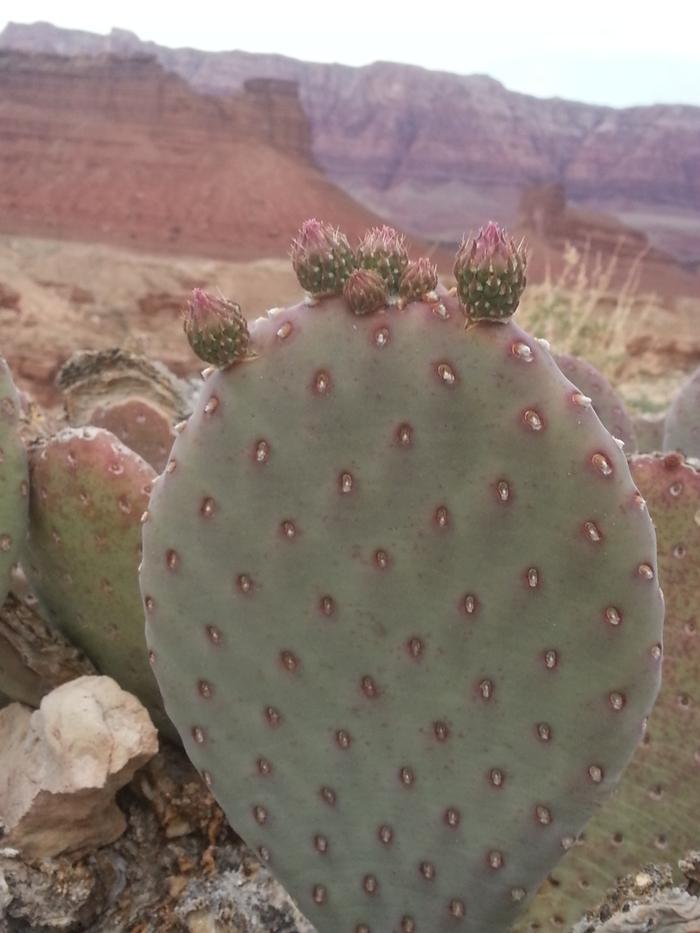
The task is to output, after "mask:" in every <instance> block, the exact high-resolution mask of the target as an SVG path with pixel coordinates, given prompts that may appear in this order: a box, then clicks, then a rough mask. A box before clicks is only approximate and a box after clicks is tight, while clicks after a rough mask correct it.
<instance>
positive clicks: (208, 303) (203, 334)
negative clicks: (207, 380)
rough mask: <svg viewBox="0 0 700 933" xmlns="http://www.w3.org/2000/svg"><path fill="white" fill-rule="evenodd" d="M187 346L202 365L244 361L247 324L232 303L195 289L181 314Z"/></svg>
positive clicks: (223, 364)
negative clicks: (202, 361) (201, 361)
mask: <svg viewBox="0 0 700 933" xmlns="http://www.w3.org/2000/svg"><path fill="white" fill-rule="evenodd" d="M183 328H184V331H185V334H186V336H187V339H188V341H189V344H190V346H191V347H192V349H193V350H194V352H195V353H196V354H197V356H198V357H199V358H200V360H204V362H205V363H211V364H212V365H214V366H226V365H227V364H228V363H234V362H237V361H238V360H242V359H244V358H245V356H246V353H247V351H248V342H249V334H248V325H247V323H246V319H245V318H244V317H243V314H242V313H241V308H240V306H239V305H237V304H236V303H235V302H234V301H228V300H227V299H226V298H223V297H218V296H215V295H210V294H208V293H207V292H205V291H204V289H202V288H195V289H194V290H193V292H192V295H191V297H190V299H189V301H188V302H187V307H186V308H185V311H184V314H183Z"/></svg>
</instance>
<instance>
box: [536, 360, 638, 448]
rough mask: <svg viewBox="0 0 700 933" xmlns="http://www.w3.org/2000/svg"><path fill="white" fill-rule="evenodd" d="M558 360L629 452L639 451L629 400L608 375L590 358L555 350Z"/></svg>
mask: <svg viewBox="0 0 700 933" xmlns="http://www.w3.org/2000/svg"><path fill="white" fill-rule="evenodd" d="M554 361H555V363H556V364H557V366H558V367H559V369H560V370H561V371H562V372H563V373H564V375H565V376H566V378H567V379H569V380H570V381H571V382H573V384H574V385H575V386H576V387H577V388H578V389H580V390H581V392H583V394H584V395H586V396H588V397H589V398H590V399H591V402H592V403H593V411H594V412H595V413H596V415H598V417H599V418H600V420H601V421H602V422H603V424H604V425H605V427H606V428H607V429H608V431H610V433H611V434H612V436H613V437H619V438H620V440H621V441H624V444H625V453H628V454H632V453H635V452H636V450H637V436H636V434H635V430H634V424H633V423H632V419H631V418H630V416H629V415H628V414H627V410H626V409H625V403H624V402H623V400H622V396H620V395H619V394H618V393H617V392H616V391H615V389H613V387H612V386H611V385H610V383H609V382H608V380H607V379H606V378H605V376H604V375H603V374H602V373H601V372H599V371H598V370H597V369H596V368H595V366H593V364H592V363H589V362H588V360H583V359H580V358H579V357H577V356H570V355H569V354H566V353H555V354H554Z"/></svg>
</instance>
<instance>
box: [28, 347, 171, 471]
mask: <svg viewBox="0 0 700 933" xmlns="http://www.w3.org/2000/svg"><path fill="white" fill-rule="evenodd" d="M57 383H58V385H59V386H60V388H61V389H62V391H63V404H64V408H65V412H66V417H67V419H68V423H69V424H70V425H71V427H76V428H77V427H86V426H90V425H92V426H93V427H99V428H104V429H105V430H107V431H111V432H112V434H114V435H115V436H116V437H118V438H119V440H120V441H121V442H122V443H123V444H126V446H127V447H130V448H131V449H132V450H134V451H135V452H136V453H137V454H139V456H141V457H143V459H144V460H146V462H147V463H150V464H151V466H152V467H153V468H154V469H155V470H157V471H158V472H160V471H161V470H162V469H163V467H164V466H165V463H166V461H167V457H168V453H169V452H170V448H171V447H172V444H173V440H174V439H175V435H174V433H173V425H175V424H177V423H178V422H179V421H181V420H182V419H183V418H184V417H186V415H187V414H188V412H189V410H190V403H189V399H188V397H187V387H186V385H185V383H184V382H182V381H181V380H180V379H178V378H177V377H176V376H174V375H173V373H171V372H170V371H169V370H168V369H167V368H166V367H165V366H163V365H162V364H159V363H153V362H152V361H151V360H149V359H147V358H146V357H143V356H140V355H138V354H135V353H128V352H127V351H125V350H121V349H112V350H98V351H95V350H83V351H80V352H78V353H75V354H73V356H72V357H71V358H70V359H69V360H68V361H67V362H66V363H65V364H64V365H63V366H62V367H61V370H60V372H59V374H58V378H57ZM44 433H45V432H44Z"/></svg>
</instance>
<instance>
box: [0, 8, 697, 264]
mask: <svg viewBox="0 0 700 933" xmlns="http://www.w3.org/2000/svg"><path fill="white" fill-rule="evenodd" d="M3 44H4V45H6V46H12V47H22V48H30V49H35V50H42V51H58V52H63V53H66V54H90V55H95V54H99V53H104V52H105V51H113V52H114V51H118V52H119V53H120V54H125V53H128V54H133V53H135V52H138V51H144V50H148V51H150V52H152V53H153V54H154V55H156V56H157V57H158V59H159V61H161V62H162V63H163V64H164V65H165V66H166V67H167V68H169V69H171V70H173V71H175V72H177V73H178V74H180V75H182V76H183V77H185V78H186V79H187V80H188V81H190V82H191V83H192V84H193V85H196V86H197V87H199V88H201V89H203V90H207V91H214V92H230V90H231V89H232V88H240V87H242V86H243V83H244V82H245V81H246V80H247V79H250V78H255V77H260V76H262V75H264V76H267V77H271V78H277V79H292V80H295V81H298V82H299V86H300V94H301V101H302V103H303V106H304V109H305V111H306V113H307V114H308V116H309V119H310V121H311V127H312V145H313V152H314V155H315V158H316V161H317V163H318V164H319V165H320V166H321V167H322V168H323V169H324V171H325V172H326V174H327V175H328V177H329V178H331V179H333V180H334V181H336V182H337V183H338V184H340V185H341V186H342V187H344V188H345V190H346V191H348V192H349V193H351V194H353V196H356V197H357V198H359V199H360V200H362V202H363V203H364V204H365V205H367V206H369V207H370V208H371V209H373V210H376V211H378V212H379V213H382V214H383V215H384V216H387V217H389V218H390V219H391V221H392V222H393V223H396V224H397V225H399V226H402V227H404V228H406V229H408V230H412V231H414V232H415V233H418V234H422V235H424V236H430V237H433V236H434V237H438V238H442V239H444V240H446V241H447V240H455V239H456V238H457V237H458V236H459V234H460V233H461V231H462V230H463V228H464V227H465V226H469V225H472V224H474V223H476V222H478V221H480V220H484V219H486V217H487V216H494V218H495V219H497V220H501V221H504V222H511V221H512V220H513V219H514V217H515V214H516V209H517V204H518V198H519V195H520V192H521V191H522V190H523V189H524V188H526V187H528V186H530V185H532V184H534V183H561V184H564V185H565V186H566V188H567V191H568V193H569V196H570V197H571V198H572V200H573V202H574V203H575V204H576V205H577V206H578V207H582V208H587V209H593V210H595V211H601V210H602V211H604V212H605V213H616V214H617V215H618V216H619V217H620V219H622V220H623V221H625V222H626V223H628V224H631V225H633V226H636V227H638V228H639V229H641V230H642V231H643V232H645V233H646V234H647V235H648V236H649V237H650V238H651V241H652V242H653V243H654V245H658V246H661V247H662V248H669V249H672V250H674V251H675V252H676V253H677V254H678V255H681V256H684V257H685V258H687V259H693V258H695V259H697V257H699V256H700V107H681V106H654V107H636V108H628V109H623V110H615V109H613V108H610V107H601V106H594V105H589V104H581V103H575V102H572V101H564V100H560V99H549V100H541V99H537V98H534V97H530V96H527V95H524V94H516V93H512V92H510V91H508V90H506V88H504V87H503V86H502V85H501V84H499V83H498V82H497V81H494V80H492V79H490V78H487V77H484V76H479V75H472V76H458V75H451V74H445V73H440V72H430V71H426V70H425V69H422V68H416V67H413V66H408V65H397V64H390V63H386V62H379V63H375V64H373V65H370V66H367V67H365V68H349V67H345V66H341V65H322V64H311V63H305V62H300V61H295V60H293V59H289V58H285V57H283V56H279V55H251V54H248V53H245V52H238V51H232V52H218V53H211V52H200V51H196V50H194V49H167V48H163V47H161V46H158V45H155V44H154V43H146V42H141V41H140V40H139V39H138V38H137V37H136V36H135V35H133V34H132V33H129V32H126V31H124V30H113V31H112V33H111V34H110V35H108V36H97V35H93V34H90V33H85V32H77V31H70V30H62V29H57V28H55V27H53V26H50V25H48V24H46V23H43V24H35V25H34V26H19V25H10V26H8V27H7V29H6V30H5V32H4V33H3V34H2V36H0V46H2V45H3Z"/></svg>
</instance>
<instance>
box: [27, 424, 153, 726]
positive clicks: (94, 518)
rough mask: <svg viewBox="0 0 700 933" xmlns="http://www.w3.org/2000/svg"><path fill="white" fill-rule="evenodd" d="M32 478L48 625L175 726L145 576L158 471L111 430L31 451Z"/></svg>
mask: <svg viewBox="0 0 700 933" xmlns="http://www.w3.org/2000/svg"><path fill="white" fill-rule="evenodd" d="M30 476H31V504H30V523H29V543H28V548H27V559H26V562H25V569H26V571H27V575H28V577H29V579H30V583H31V585H32V588H33V590H34V592H35V593H36V595H37V596H38V597H39V600H40V602H41V604H42V606H43V607H44V609H45V610H46V613H47V617H48V619H49V621H51V622H52V623H53V624H54V625H56V627H57V628H59V629H60V630H61V631H62V632H64V633H65V634H66V635H67V636H68V637H69V638H70V639H71V641H72V642H73V643H74V644H75V645H77V646H78V647H79V648H81V649H82V650H83V651H84V652H85V653H86V654H87V656H88V657H89V658H90V659H91V660H92V661H93V662H94V663H95V665H96V666H97V667H98V669H99V670H100V671H101V672H102V673H103V674H108V675H109V676H110V677H113V678H114V679H115V680H116V681H117V682H118V683H119V685H120V686H121V687H123V688H124V689H125V690H129V691H130V692H132V693H134V694H135V695H136V696H137V697H138V698H139V699H140V700H141V701H142V702H143V703H144V705H145V706H146V707H147V708H148V710H149V712H150V713H151V715H152V716H153V718H154V722H156V725H157V726H158V727H159V728H165V729H167V728H168V726H169V723H168V722H167V719H166V717H165V715H164V713H163V707H162V702H161V698H160V692H159V690H158V686H157V684H156V682H155V680H154V678H153V675H152V673H151V670H150V666H149V662H148V654H147V650H146V644H145V640H144V632H143V611H142V608H141V602H140V599H139V591H138V572H137V568H138V563H139V559H140V537H141V536H140V531H141V524H140V522H141V516H142V515H143V513H144V512H145V510H146V506H147V503H148V497H149V493H150V491H151V484H152V483H153V481H154V479H155V476H156V474H155V472H154V471H153V469H152V468H151V467H150V466H149V465H148V464H147V463H146V462H145V461H144V460H142V459H141V458H140V457H139V456H138V455H137V454H135V453H134V452H133V451H131V450H129V449H128V448H127V447H125V446H124V445H123V444H122V443H120V442H119V441H118V440H117V438H116V437H114V435H112V434H110V433H109V432H108V431H104V430H102V429H100V428H80V429H72V428H68V429H66V430H64V431H62V432H60V433H59V434H57V435H56V436H55V437H52V438H49V439H47V440H46V441H42V442H40V443H38V444H37V445H36V446H34V447H33V448H32V449H31V450H30ZM171 732H172V728H171Z"/></svg>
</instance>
